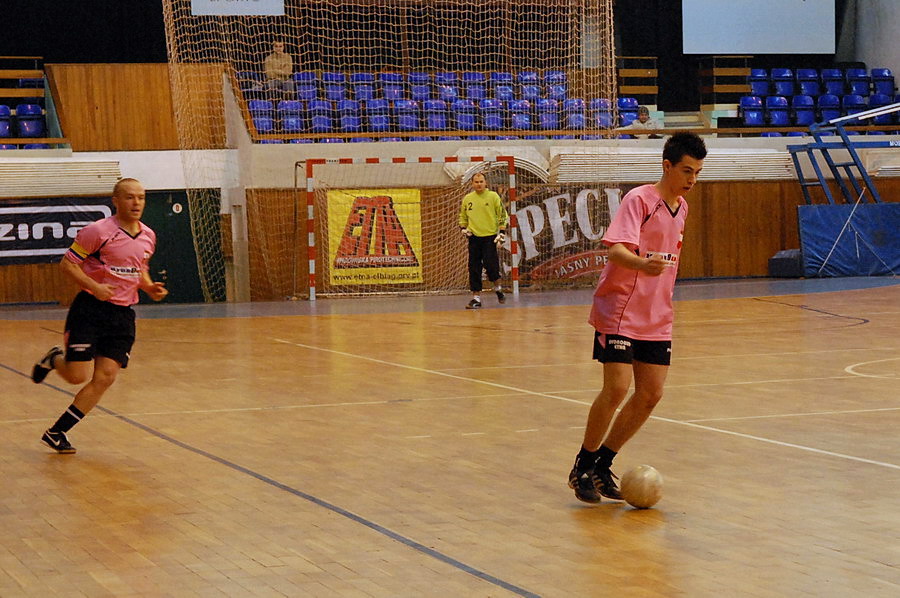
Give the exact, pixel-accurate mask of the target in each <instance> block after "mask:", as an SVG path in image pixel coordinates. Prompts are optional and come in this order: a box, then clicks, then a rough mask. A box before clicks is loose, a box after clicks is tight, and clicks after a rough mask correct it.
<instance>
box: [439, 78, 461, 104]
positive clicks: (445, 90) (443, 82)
mask: <svg viewBox="0 0 900 598" xmlns="http://www.w3.org/2000/svg"><path fill="white" fill-rule="evenodd" d="M434 86H435V89H436V90H437V97H438V99H439V100H444V101H445V102H455V101H456V100H458V99H459V85H458V82H457V78H456V73H435V74H434Z"/></svg>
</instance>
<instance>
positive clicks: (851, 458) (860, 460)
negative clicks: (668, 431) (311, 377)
mask: <svg viewBox="0 0 900 598" xmlns="http://www.w3.org/2000/svg"><path fill="white" fill-rule="evenodd" d="M272 340H273V341H275V342H278V343H283V344H285V345H292V346H295V347H302V348H304V349H310V350H312V351H321V352H324V353H332V354H334V355H344V356H345V357H351V358H354V359H361V360H363V361H371V362H374V363H380V364H383V365H388V366H392V367H397V368H402V369H407V370H412V371H416V372H422V373H425V374H433V375H436V376H444V377H446V378H453V379H455V380H462V381H465V382H474V383H476V384H486V385H488V386H493V387H495V388H502V389H504V390H511V391H517V392H520V393H523V394H527V395H531V396H537V397H545V398H548V399H553V400H556V401H564V402H567V403H576V404H578V405H585V406H590V405H591V403H589V402H587V401H579V400H576V399H569V398H566V397H558V396H554V395H551V394H547V393H543V392H535V391H532V390H526V389H524V388H516V387H514V386H508V385H506V384H498V383H496V382H488V381H486V380H478V379H475V378H467V377H465V376H456V375H454V374H447V373H445V372H440V371H436V370H429V369H426V368H420V367H417V366H413V365H406V364H402V363H394V362H391V361H386V360H384V359H377V358H375V357H366V356H365V355H356V354H353V353H348V352H346V351H337V350H335V349H326V348H324V347H316V346H314V345H307V344H304V343H296V342H292V341H287V340H284V339H279V338H273V339H272ZM650 419H654V420H657V421H662V422H666V423H671V424H678V425H681V426H687V427H690V428H696V429H699V430H706V431H709V432H718V433H720V434H727V435H729V436H736V437H738V438H746V439H749V440H757V441H759V442H765V443H768V444H774V445H776V446H783V447H789V448H795V449H798V450H801V451H807V452H810V453H816V454H819V455H827V456H829V457H837V458H839V459H847V460H848V461H856V462H858V463H868V464H870V465H878V466H881V467H887V468H889V469H897V470H900V465H895V464H893V463H885V462H883V461H874V460H872V459H864V458H862V457H854V456H853V455H845V454H844V453H835V452H832V451H824V450H821V449H817V448H812V447H808V446H803V445H800V444H792V443H789V442H781V441H779V440H771V439H769V438H763V437H761V436H753V435H751V434H742V433H740V432H732V431H730V430H722V429H719V428H713V427H711V426H702V425H700V424H695V423H690V422H684V421H679V420H676V419H669V418H665V417H660V416H655V415H651V416H650ZM410 438H428V436H411V437H410Z"/></svg>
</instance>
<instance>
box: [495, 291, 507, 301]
mask: <svg viewBox="0 0 900 598" xmlns="http://www.w3.org/2000/svg"><path fill="white" fill-rule="evenodd" d="M494 292H495V293H497V301H499V302H500V303H506V295H504V294H503V291H494Z"/></svg>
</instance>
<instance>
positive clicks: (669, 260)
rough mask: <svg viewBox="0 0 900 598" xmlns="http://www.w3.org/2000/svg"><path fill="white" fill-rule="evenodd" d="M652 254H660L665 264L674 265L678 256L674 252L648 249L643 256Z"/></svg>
mask: <svg viewBox="0 0 900 598" xmlns="http://www.w3.org/2000/svg"><path fill="white" fill-rule="evenodd" d="M654 255H658V256H660V257H661V258H662V259H663V260H664V261H665V262H666V265H667V266H674V265H676V264H678V256H677V255H675V254H674V253H665V252H662V251H648V252H647V255H646V256H645V257H653V256H654Z"/></svg>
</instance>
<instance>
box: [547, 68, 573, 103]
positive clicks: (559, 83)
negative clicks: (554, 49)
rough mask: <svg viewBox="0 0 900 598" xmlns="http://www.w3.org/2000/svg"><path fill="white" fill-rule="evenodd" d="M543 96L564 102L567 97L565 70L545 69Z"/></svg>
mask: <svg viewBox="0 0 900 598" xmlns="http://www.w3.org/2000/svg"><path fill="white" fill-rule="evenodd" d="M544 90H545V91H544V96H545V97H547V98H550V99H552V100H556V101H557V102H565V101H566V98H567V97H568V84H567V81H566V73H565V71H546V72H545V73H544Z"/></svg>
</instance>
